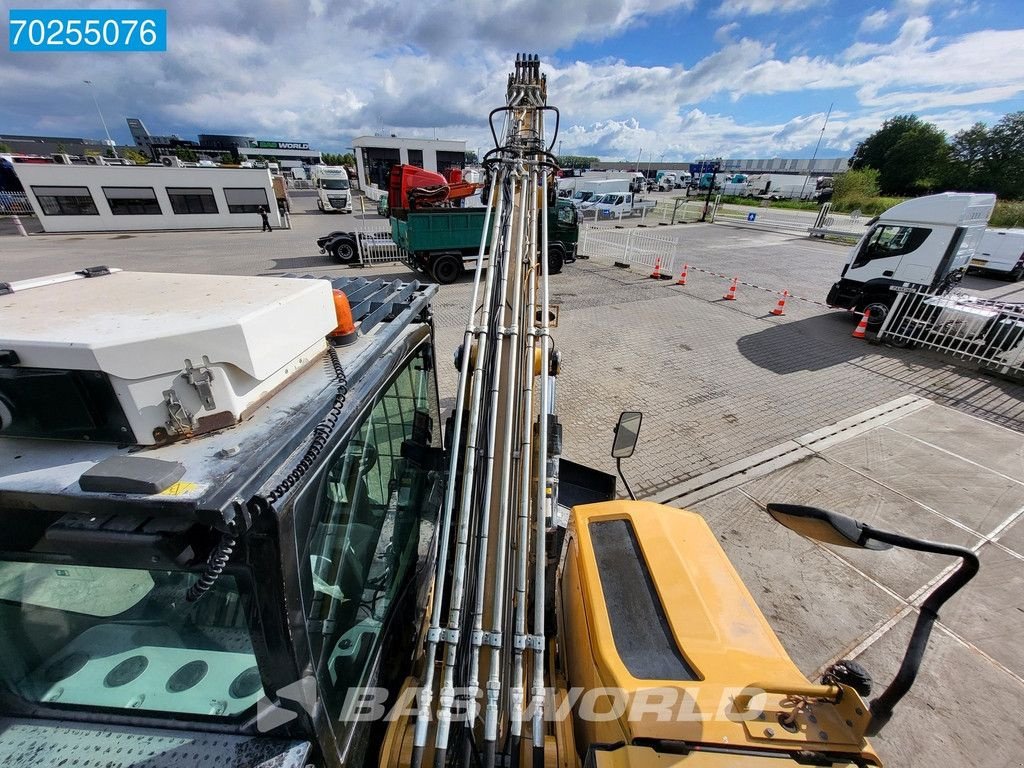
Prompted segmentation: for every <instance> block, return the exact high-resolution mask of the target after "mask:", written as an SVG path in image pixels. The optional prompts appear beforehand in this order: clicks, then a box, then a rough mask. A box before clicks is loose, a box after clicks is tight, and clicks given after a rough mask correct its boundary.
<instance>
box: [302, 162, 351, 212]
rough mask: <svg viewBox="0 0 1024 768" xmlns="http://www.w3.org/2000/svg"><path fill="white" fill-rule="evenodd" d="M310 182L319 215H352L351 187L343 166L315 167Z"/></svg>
mask: <svg viewBox="0 0 1024 768" xmlns="http://www.w3.org/2000/svg"><path fill="white" fill-rule="evenodd" d="M312 180H313V186H314V188H315V189H316V206H317V208H319V209H320V212H321V213H332V212H333V213H352V185H351V183H350V182H349V178H348V171H347V170H346V169H345V167H344V166H340V165H339V166H330V165H320V166H317V167H316V168H314V169H313V179H312Z"/></svg>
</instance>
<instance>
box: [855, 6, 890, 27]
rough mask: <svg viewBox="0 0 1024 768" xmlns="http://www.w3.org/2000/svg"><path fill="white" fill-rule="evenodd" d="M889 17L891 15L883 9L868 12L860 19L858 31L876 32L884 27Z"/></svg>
mask: <svg viewBox="0 0 1024 768" xmlns="http://www.w3.org/2000/svg"><path fill="white" fill-rule="evenodd" d="M891 18H892V16H891V15H890V14H889V12H888V11H886V10H884V9H882V10H878V11H875V12H873V13H869V14H868V15H867V16H865V17H864V18H863V19H862V20H861V22H860V31H861V32H877V31H878V30H880V29H882V28H884V27H885V26H886V25H887V24H888V23H889V20H890V19H891Z"/></svg>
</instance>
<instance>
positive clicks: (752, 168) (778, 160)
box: [592, 157, 849, 176]
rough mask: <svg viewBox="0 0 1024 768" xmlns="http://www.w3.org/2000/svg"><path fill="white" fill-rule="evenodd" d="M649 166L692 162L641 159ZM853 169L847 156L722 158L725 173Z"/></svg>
mask: <svg viewBox="0 0 1024 768" xmlns="http://www.w3.org/2000/svg"><path fill="white" fill-rule="evenodd" d="M706 159H708V160H710V158H706ZM692 162H695V163H696V162H700V158H698V159H696V160H693V161H692ZM636 168H637V164H636V162H635V161H623V162H620V163H610V162H605V161H603V160H600V161H598V162H596V163H594V166H593V168H592V170H595V171H633V170H636ZM648 168H650V169H651V173H652V174H653V173H654V171H656V170H657V171H663V170H664V171H687V170H689V168H690V162H689V161H688V162H684V163H681V162H669V161H664V162H647V161H641V163H640V172H641V173H643V172H644V171H646V170H647V169H648ZM848 168H849V163H848V160H847V158H845V157H819V158H815V159H814V160H811V159H809V158H790V157H772V158H764V157H762V158H749V159H732V158H723V160H722V172H723V173H751V174H752V173H793V174H800V175H810V176H832V175H835V174H837V173H842V172H843V171H845V170H847V169H848Z"/></svg>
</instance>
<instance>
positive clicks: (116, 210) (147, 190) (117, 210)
mask: <svg viewBox="0 0 1024 768" xmlns="http://www.w3.org/2000/svg"><path fill="white" fill-rule="evenodd" d="M103 194H104V195H105V196H106V198H107V204H108V205H110V212H111V213H112V214H114V215H115V216H159V215H160V214H161V213H163V211H161V210H160V203H158V202H157V199H156V192H155V191H154V190H153V188H152V187H104V188H103Z"/></svg>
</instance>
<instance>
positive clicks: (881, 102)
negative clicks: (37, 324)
mask: <svg viewBox="0 0 1024 768" xmlns="http://www.w3.org/2000/svg"><path fill="white" fill-rule="evenodd" d="M90 5H91V6H93V7H98V8H122V7H123V8H135V7H154V8H166V9H167V11H168V44H167V52H166V53H92V52H89V53H67V52H64V53H21V52H11V51H10V50H9V49H8V45H7V43H6V40H7V39H8V29H7V28H8V13H7V12H8V10H9V9H11V8H33V7H40V8H53V7H67V8H70V7H76V8H77V7H85V6H90ZM0 11H2V13H0V19H2V20H0V23H2V24H3V27H4V31H3V38H4V41H3V42H2V43H0V44H2V46H3V47H2V48H0V134H4V133H11V134H43V135H61V136H73V137H78V136H83V137H86V138H102V137H103V131H102V127H101V126H100V119H99V117H98V115H97V110H96V106H95V105H94V104H93V95H95V97H96V100H97V102H98V104H99V106H100V109H101V111H102V114H103V117H104V118H105V119H106V122H107V124H108V126H109V127H110V130H111V133H112V135H113V137H114V138H115V139H116V140H117V141H118V143H120V144H128V143H131V140H130V137H129V133H128V129H127V125H126V123H125V118H126V117H139V118H141V119H142V120H143V122H144V123H145V124H146V126H147V128H148V129H149V130H150V132H151V133H153V134H161V135H166V134H170V133H174V134H178V135H180V136H181V137H183V138H192V139H194V138H195V137H196V134H197V133H200V132H203V133H226V134H241V135H246V136H253V137H255V138H259V139H267V140H282V141H304V142H308V143H309V144H310V145H311V146H312V147H313V148H314V149H320V150H324V151H334V152H344V151H346V150H347V149H348V148H349V147H351V145H352V139H353V138H355V137H356V136H360V135H373V134H375V133H381V132H385V133H388V134H392V133H393V134H397V135H399V136H418V137H427V138H435V137H436V138H445V139H464V140H466V142H467V147H468V148H469V149H478V150H480V151H486V150H487V149H489V148H490V146H491V140H490V136H489V132H488V129H487V114H488V112H489V111H490V110H491V109H493V108H494V107H497V106H500V105H502V104H503V103H504V90H505V83H506V77H507V74H508V72H509V71H510V69H511V67H512V63H513V61H514V59H515V54H516V53H517V52H519V51H523V52H532V53H537V54H539V55H540V58H541V64H542V69H543V70H544V71H545V72H546V73H547V76H548V102H549V103H550V104H552V105H554V106H556V107H558V109H559V110H560V113H561V131H560V133H559V135H558V140H559V148H560V151H561V152H562V153H563V154H580V155H592V156H597V157H600V158H602V159H604V160H628V161H630V162H633V161H635V160H636V158H637V157H640V158H641V162H642V163H647V162H651V161H653V162H654V163H655V164H657V163H658V162H659V161H662V160H672V161H690V160H694V159H698V158H700V157H702V156H709V157H713V156H721V157H732V158H751V157H754V158H761V157H764V158H771V157H810V156H811V154H812V152H814V148H815V143H816V142H817V141H818V140H819V138H820V139H821V146H820V149H819V150H818V157H843V156H849V155H850V154H851V152H852V151H853V149H854V147H855V146H856V144H857V142H858V141H860V140H862V139H863V138H865V137H866V136H868V135H869V134H871V133H872V132H873V131H875V130H877V129H878V128H879V127H880V126H881V124H882V122H883V121H884V120H885V119H886V118H888V117H892V116H894V115H898V114H906V113H914V114H916V115H918V116H920V117H921V118H923V119H925V120H928V121H929V122H932V123H934V124H935V125H937V126H938V127H939V128H941V129H942V130H944V131H946V132H947V133H948V134H949V135H952V134H953V133H955V132H956V131H959V130H962V129H964V128H967V127H969V126H970V125H972V124H973V123H975V122H978V121H981V122H983V123H987V124H992V123H994V122H996V121H997V120H998V119H999V118H1000V117H1001V116H1002V115H1004V114H1006V113H1008V112H1014V111H1019V110H1022V109H1024V13H1022V12H1021V11H1022V4H1021V2H1020V0H988V1H986V0H888V2H885V1H883V0H877V1H875V0H866V1H864V2H860V1H859V0H583V1H577V0H462V1H461V2H454V1H453V2H440V1H439V0H344V1H343V2H338V1H334V2H332V0H217V2H208V1H207V0H166V2H160V3H150V2H142V3H139V2H123V1H122V2H117V0H99V1H98V2H94V3H74V2H58V1H57V0H51V1H50V2H30V1H26V0H14V2H13V3H12V2H10V0H0ZM83 79H87V80H91V81H92V82H93V83H94V91H90V89H89V86H86V85H85V84H83V82H82V81H83ZM830 106H831V115H830V116H829V119H828V122H827V124H826V123H825V118H826V114H827V113H828V111H829V108H830ZM823 127H824V131H822V128H823ZM549 138H550V136H549Z"/></svg>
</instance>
